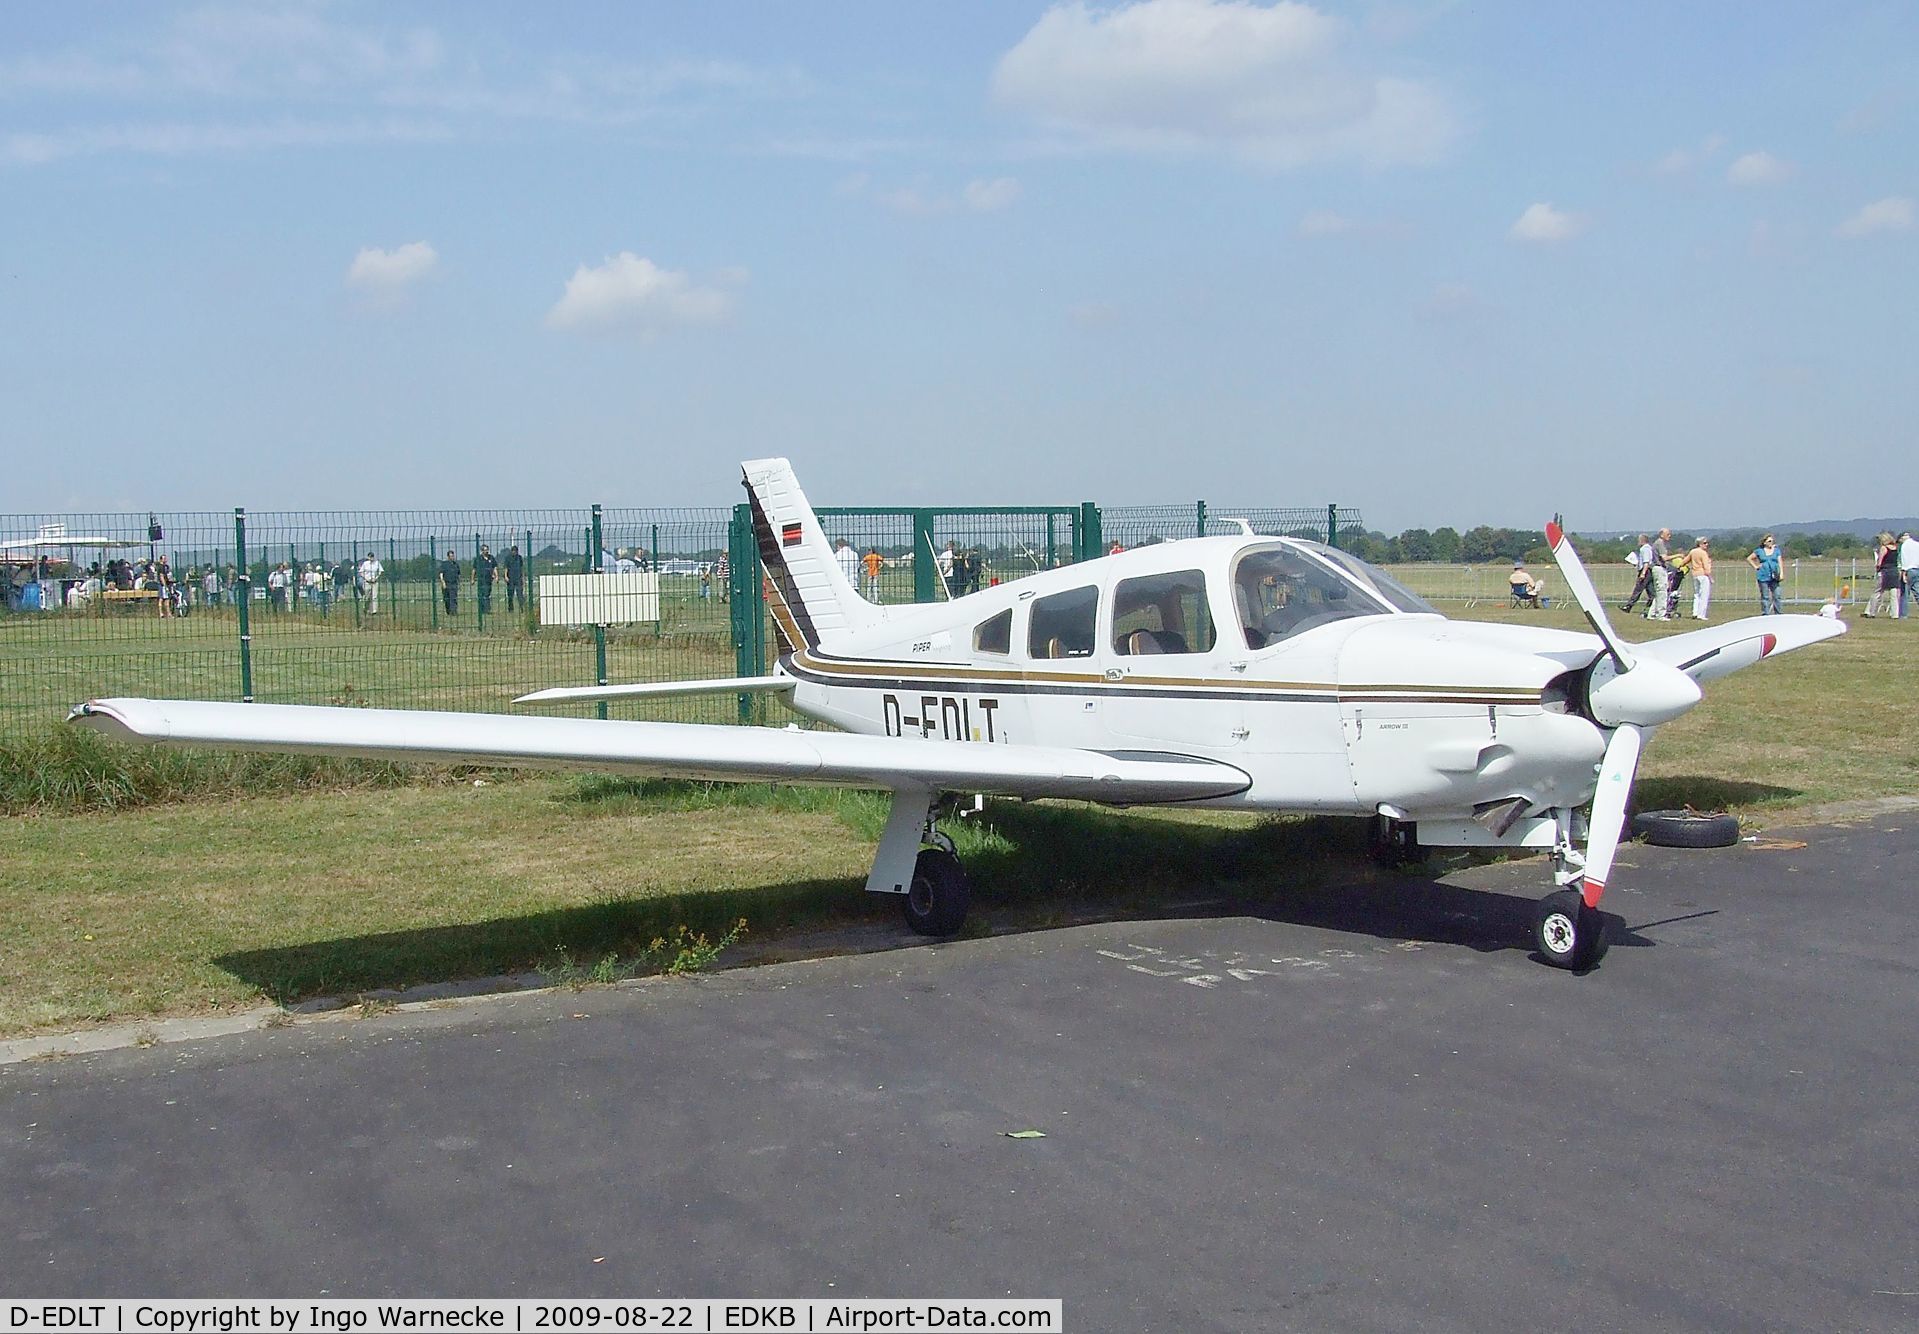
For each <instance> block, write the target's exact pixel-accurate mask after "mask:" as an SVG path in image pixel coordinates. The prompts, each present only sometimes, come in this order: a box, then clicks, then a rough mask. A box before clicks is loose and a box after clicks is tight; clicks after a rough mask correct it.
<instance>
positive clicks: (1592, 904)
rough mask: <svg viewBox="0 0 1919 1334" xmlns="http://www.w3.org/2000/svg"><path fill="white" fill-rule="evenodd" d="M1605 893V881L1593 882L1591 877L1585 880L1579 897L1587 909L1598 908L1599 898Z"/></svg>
mask: <svg viewBox="0 0 1919 1334" xmlns="http://www.w3.org/2000/svg"><path fill="white" fill-rule="evenodd" d="M1605 892H1606V882H1605V881H1603V880H1594V879H1592V878H1591V877H1588V878H1587V880H1586V884H1585V887H1584V888H1583V889H1581V891H1580V894H1579V897H1580V898H1582V899H1584V900H1585V901H1586V906H1587V907H1588V908H1597V907H1598V906H1599V896H1600V895H1602V894H1604V893H1605Z"/></svg>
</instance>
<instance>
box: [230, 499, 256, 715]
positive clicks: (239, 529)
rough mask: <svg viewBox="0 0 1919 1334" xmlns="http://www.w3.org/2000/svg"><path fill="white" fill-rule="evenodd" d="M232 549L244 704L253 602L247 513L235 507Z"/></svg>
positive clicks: (249, 699)
mask: <svg viewBox="0 0 1919 1334" xmlns="http://www.w3.org/2000/svg"><path fill="white" fill-rule="evenodd" d="M233 547H234V550H235V551H236V552H237V553H238V554H239V557H240V564H239V567H238V569H239V573H238V574H236V575H235V576H234V577H235V578H236V579H238V580H239V584H240V587H239V594H240V700H241V702H242V703H244V704H251V703H253V632H252V630H251V629H250V628H249V627H250V625H251V622H250V621H249V620H248V619H247V618H248V614H249V613H250V612H251V611H252V610H253V608H252V607H251V606H250V605H249V604H250V603H252V601H253V576H252V575H251V574H250V573H248V571H247V512H246V510H245V509H243V508H240V507H238V506H236V507H235V508H234V511H233Z"/></svg>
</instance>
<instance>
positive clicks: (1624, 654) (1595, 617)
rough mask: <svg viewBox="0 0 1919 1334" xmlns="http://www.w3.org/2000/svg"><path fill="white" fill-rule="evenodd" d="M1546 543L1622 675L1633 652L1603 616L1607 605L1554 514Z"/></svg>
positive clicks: (1568, 586)
mask: <svg viewBox="0 0 1919 1334" xmlns="http://www.w3.org/2000/svg"><path fill="white" fill-rule="evenodd" d="M1546 542H1547V545H1549V546H1551V547H1552V549H1553V560H1554V561H1556V562H1558V565H1559V573H1560V574H1562V575H1564V576H1565V579H1566V587H1567V588H1569V589H1571V590H1572V595H1573V598H1574V599H1575V600H1576V601H1577V602H1578V603H1579V610H1581V611H1583V612H1585V613H1586V619H1587V621H1589V622H1591V624H1592V628H1593V630H1594V632H1595V633H1596V634H1598V636H1599V637H1600V638H1601V639H1602V640H1604V641H1605V644H1606V652H1608V653H1610V654H1612V660H1613V666H1615V667H1617V668H1618V669H1619V672H1620V674H1621V675H1622V676H1623V675H1624V674H1625V673H1627V672H1629V671H1631V670H1632V668H1633V656H1632V653H1631V651H1630V650H1629V649H1628V648H1627V647H1626V641H1625V640H1623V639H1621V638H1620V637H1619V636H1618V635H1616V634H1614V633H1613V628H1612V622H1611V621H1609V620H1607V619H1606V604H1605V603H1604V602H1602V601H1600V599H1599V593H1598V592H1597V590H1595V589H1594V588H1593V581H1592V576H1591V575H1589V574H1587V573H1586V567H1585V565H1584V564H1582V563H1581V562H1580V559H1579V553H1578V552H1577V551H1574V550H1573V544H1572V542H1571V541H1570V540H1568V538H1567V537H1566V530H1565V529H1564V528H1562V527H1560V524H1559V518H1558V516H1556V515H1555V516H1554V518H1553V521H1552V522H1551V523H1549V524H1547V525H1546Z"/></svg>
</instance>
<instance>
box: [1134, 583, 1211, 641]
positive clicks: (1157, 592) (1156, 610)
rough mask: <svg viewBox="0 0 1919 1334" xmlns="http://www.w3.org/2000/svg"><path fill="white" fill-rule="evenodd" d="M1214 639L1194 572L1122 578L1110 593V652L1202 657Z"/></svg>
mask: <svg viewBox="0 0 1919 1334" xmlns="http://www.w3.org/2000/svg"><path fill="white" fill-rule="evenodd" d="M1215 638H1216V636H1215V635H1214V632H1213V609H1212V607H1211V606H1210V605H1208V603H1207V601H1206V576H1205V575H1204V574H1202V573H1200V572H1199V571H1198V570H1175V571H1173V572H1172V573H1170V574H1149V575H1146V576H1144V577H1142V578H1139V579H1122V580H1120V581H1119V586H1118V587H1117V588H1115V589H1114V590H1113V652H1115V653H1123V654H1147V653H1208V652H1211V651H1212V647H1213V641H1214V639H1215Z"/></svg>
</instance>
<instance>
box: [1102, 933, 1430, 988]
mask: <svg viewBox="0 0 1919 1334" xmlns="http://www.w3.org/2000/svg"><path fill="white" fill-rule="evenodd" d="M1425 948H1426V946H1425V944H1423V943H1422V942H1420V941H1416V940H1398V941H1393V942H1391V943H1386V942H1381V943H1380V944H1377V945H1372V946H1369V947H1367V948H1365V949H1363V950H1353V949H1346V948H1343V947H1341V946H1331V947H1329V948H1327V949H1322V950H1315V951H1314V952H1313V953H1312V954H1311V955H1302V954H1285V955H1280V956H1278V957H1276V958H1272V957H1261V956H1257V955H1254V954H1251V953H1248V952H1246V951H1244V950H1200V951H1199V952H1197V953H1191V952H1187V951H1183V950H1171V949H1167V948H1165V947H1163V946H1159V945H1142V944H1138V943H1136V942H1128V943H1127V944H1125V945H1121V946H1116V947H1114V948H1111V949H1096V950H1095V951H1094V953H1096V954H1098V955H1099V956H1100V957H1101V958H1103V959H1111V960H1112V961H1113V962H1114V963H1117V964H1121V965H1123V966H1124V967H1125V968H1126V970H1127V971H1128V972H1131V973H1139V974H1141V975H1143V976H1145V977H1152V978H1159V979H1162V980H1167V981H1173V982H1179V983H1182V984H1184V985H1186V986H1190V987H1198V988H1200V989H1201V990H1202V991H1216V990H1219V989H1221V988H1223V987H1230V986H1231V985H1232V984H1234V983H1240V984H1253V983H1258V982H1259V981H1260V980H1261V979H1262V978H1272V977H1280V978H1283V977H1325V978H1332V977H1345V976H1350V975H1351V973H1352V972H1354V971H1357V972H1360V973H1369V972H1372V971H1374V970H1375V969H1376V968H1378V966H1379V961H1380V960H1381V959H1393V958H1399V959H1403V958H1405V957H1406V956H1407V955H1408V954H1416V953H1419V952H1420V951H1422V950H1424V949H1425Z"/></svg>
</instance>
